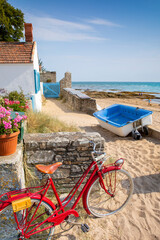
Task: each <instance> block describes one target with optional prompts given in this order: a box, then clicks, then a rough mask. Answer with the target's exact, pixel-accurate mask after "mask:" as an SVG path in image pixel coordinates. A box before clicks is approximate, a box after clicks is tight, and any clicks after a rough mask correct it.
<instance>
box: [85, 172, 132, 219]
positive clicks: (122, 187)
mask: <svg viewBox="0 0 160 240" xmlns="http://www.w3.org/2000/svg"><path fill="white" fill-rule="evenodd" d="M103 182H104V185H105V188H106V189H107V191H109V193H110V194H113V196H110V195H109V194H108V193H107V192H105V190H104V189H103V187H102V186H101V184H100V183H99V178H97V179H96V180H95V182H93V184H92V185H91V187H90V189H89V191H88V195H87V206H88V209H89V211H90V212H91V213H92V214H93V215H94V216H96V217H103V216H106V215H110V214H113V213H115V212H117V211H119V210H120V209H121V208H122V207H123V206H124V205H125V204H126V203H127V202H128V200H129V198H130V196H131V194H132V192H133V181H132V179H131V177H130V175H129V174H128V173H127V172H126V171H124V170H113V171H111V172H107V173H105V174H104V179H103Z"/></svg>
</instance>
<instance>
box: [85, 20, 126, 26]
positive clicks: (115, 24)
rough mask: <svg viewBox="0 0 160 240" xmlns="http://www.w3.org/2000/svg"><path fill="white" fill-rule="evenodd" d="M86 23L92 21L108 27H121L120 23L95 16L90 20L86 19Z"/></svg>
mask: <svg viewBox="0 0 160 240" xmlns="http://www.w3.org/2000/svg"><path fill="white" fill-rule="evenodd" d="M87 22H88V23H92V24H96V25H105V26H109V27H123V26H122V25H120V24H117V23H114V22H111V21H108V20H106V19H100V18H95V19H92V20H88V21H87Z"/></svg>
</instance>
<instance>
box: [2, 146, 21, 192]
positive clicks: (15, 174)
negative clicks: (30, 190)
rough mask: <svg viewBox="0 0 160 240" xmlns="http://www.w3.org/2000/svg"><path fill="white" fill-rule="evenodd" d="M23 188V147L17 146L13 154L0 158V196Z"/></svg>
mask: <svg viewBox="0 0 160 240" xmlns="http://www.w3.org/2000/svg"><path fill="white" fill-rule="evenodd" d="M24 187H25V179H24V168H23V146H22V145H21V144H19V145H18V146H17V150H16V152H15V153H14V154H12V155H9V156H3V157H0V195H1V194H3V193H5V192H9V191H12V190H16V189H20V188H24Z"/></svg>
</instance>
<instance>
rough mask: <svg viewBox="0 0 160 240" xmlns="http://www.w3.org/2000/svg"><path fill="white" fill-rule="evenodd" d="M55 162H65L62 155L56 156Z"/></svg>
mask: <svg viewBox="0 0 160 240" xmlns="http://www.w3.org/2000/svg"><path fill="white" fill-rule="evenodd" d="M54 160H55V161H56V162H62V161H63V158H62V156H61V155H56V156H55V157H54Z"/></svg>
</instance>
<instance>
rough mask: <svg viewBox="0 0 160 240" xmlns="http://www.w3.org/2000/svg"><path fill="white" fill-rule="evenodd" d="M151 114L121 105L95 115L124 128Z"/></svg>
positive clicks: (150, 112) (147, 111) (144, 110)
mask: <svg viewBox="0 0 160 240" xmlns="http://www.w3.org/2000/svg"><path fill="white" fill-rule="evenodd" d="M150 114H152V111H149V110H146V109H141V108H136V107H131V106H127V105H121V104H114V105H112V106H110V107H108V108H104V109H102V110H100V111H98V112H95V113H93V115H94V116H95V117H96V118H98V119H100V120H101V121H103V122H107V123H109V124H111V125H113V126H116V127H123V126H124V125H127V124H129V123H132V122H135V121H138V120H139V119H142V118H144V117H146V116H148V115H150Z"/></svg>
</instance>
